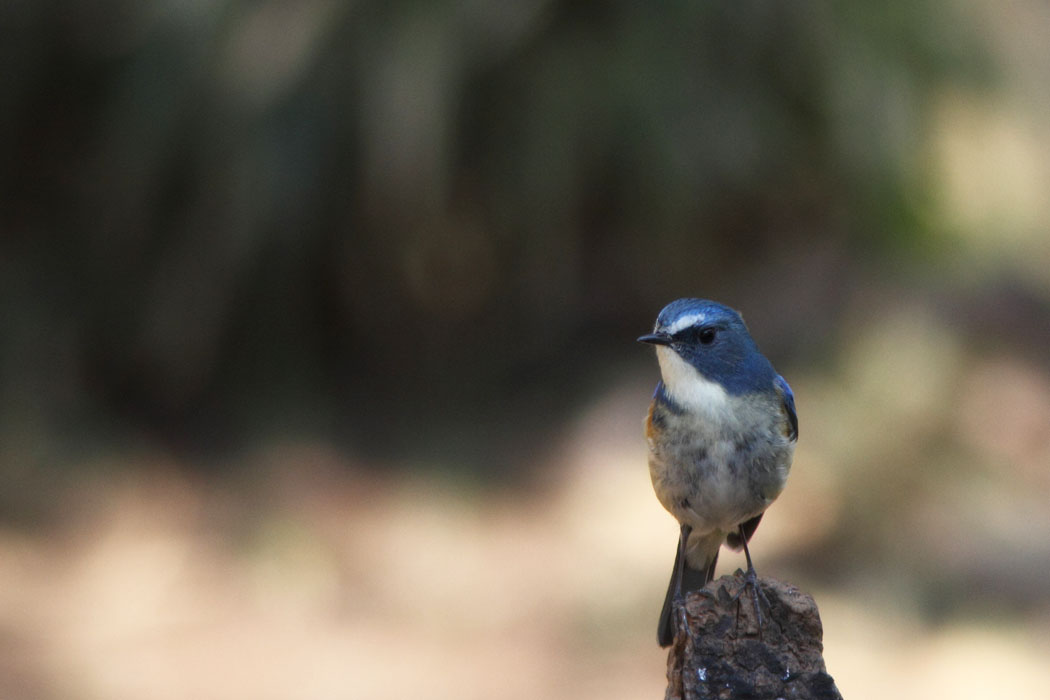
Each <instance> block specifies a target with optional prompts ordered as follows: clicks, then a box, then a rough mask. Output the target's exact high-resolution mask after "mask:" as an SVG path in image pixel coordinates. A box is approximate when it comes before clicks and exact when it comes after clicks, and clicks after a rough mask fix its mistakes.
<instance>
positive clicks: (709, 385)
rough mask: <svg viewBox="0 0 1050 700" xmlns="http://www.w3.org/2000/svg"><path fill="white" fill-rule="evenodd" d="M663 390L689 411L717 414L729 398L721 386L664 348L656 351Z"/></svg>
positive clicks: (672, 351) (669, 349) (670, 350)
mask: <svg viewBox="0 0 1050 700" xmlns="http://www.w3.org/2000/svg"><path fill="white" fill-rule="evenodd" d="M656 359H657V360H659V362H660V374H661V375H663V380H664V388H665V389H666V390H667V393H668V395H670V397H671V398H672V399H674V402H675V403H677V404H678V405H679V406H681V407H682V408H685V409H688V410H693V411H704V412H720V411H722V410H723V409H724V407H725V405H726V403H727V402H728V401H729V394H728V393H727V392H726V390H725V389H724V388H723V387H722V385H721V384H719V383H717V382H713V381H711V380H710V379H707V378H706V377H704V376H703V375H702V374H700V373H699V372H698V371H696V368H695V367H693V366H692V365H691V364H689V363H688V362H686V361H685V360H683V359H682V358H681V357H680V356H679V355H678V353H676V352H675V351H674V350H672V349H671V348H669V347H666V346H660V347H658V348H656Z"/></svg>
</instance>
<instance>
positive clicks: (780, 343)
mask: <svg viewBox="0 0 1050 700" xmlns="http://www.w3.org/2000/svg"><path fill="white" fill-rule="evenodd" d="M0 31H2V40H0V58H2V62H3V64H4V65H5V66H7V67H8V68H7V70H5V71H4V77H3V79H2V82H0V148H2V150H3V153H4V162H5V163H6V167H5V168H4V169H3V171H2V192H3V194H2V195H0V196H2V207H0V211H2V213H0V217H2V218H0V223H2V227H3V237H2V240H0V265H2V270H0V318H2V319H3V322H2V325H3V333H2V337H0V371H2V387H0V391H2V396H0V399H2V405H3V407H4V414H3V418H4V421H3V423H4V426H5V428H4V430H5V433H6V435H7V437H6V438H5V442H6V443H7V444H8V445H9V446H10V445H12V444H14V445H16V446H17V445H19V444H21V445H23V446H26V445H36V444H37V443H38V442H39V441H40V440H42V439H44V438H47V439H48V440H51V439H54V440H55V441H57V444H59V445H61V444H66V443H68V444H73V445H76V444H78V441H84V440H87V441H90V440H93V439H99V438H100V437H101V439H103V440H107V439H111V440H124V439H126V438H127V437H128V435H129V434H131V435H135V434H140V435H142V436H145V439H151V440H152V439H160V440H162V441H164V442H165V443H166V444H170V445H172V446H174V447H176V448H192V449H205V450H210V449H213V448H224V447H230V446H235V445H237V444H239V441H241V440H243V439H246V438H247V437H250V436H252V435H254V434H257V433H259V432H260V431H275V430H276V431H295V430H316V431H320V432H322V433H327V434H331V435H335V436H342V437H343V438H345V439H346V440H347V441H348V442H349V443H351V444H354V445H355V446H356V447H358V448H359V449H362V450H364V451H366V452H373V453H377V454H383V453H388V452H390V451H391V450H393V451H396V450H397V449H402V447H403V445H404V443H406V442H407V443H409V444H411V443H415V442H420V441H422V442H424V443H426V444H429V445H431V446H432V445H433V443H435V442H438V443H441V444H445V445H451V446H452V449H453V450H458V449H460V447H463V449H462V450H460V452H464V451H465V453H469V451H470V450H469V449H467V448H466V447H464V446H463V445H460V446H458V447H457V444H456V443H457V438H456V430H457V428H456V427H455V426H459V427H458V430H459V431H460V432H462V430H463V426H471V425H476V422H479V421H487V422H488V423H487V424H491V422H492V421H493V420H495V421H496V422H497V423H500V422H501V421H502V426H503V427H502V429H500V428H499V427H498V426H497V427H495V428H493V430H492V431H484V432H486V434H491V435H492V436H494V437H493V438H492V442H485V441H481V442H480V443H479V444H478V446H477V448H476V450H477V454H473V455H470V454H467V458H468V459H469V458H470V457H473V458H476V459H482V458H484V457H485V455H488V454H489V453H490V451H491V448H492V447H493V446H494V445H495V444H497V443H496V440H500V441H506V440H508V439H511V437H512V436H514V439H517V440H518V441H519V442H521V443H523V444H521V445H518V447H519V448H524V449H529V447H528V444H531V442H533V439H532V438H531V437H526V436H524V435H522V434H521V432H522V431H520V430H519V426H520V425H522V421H523V420H525V419H531V420H532V421H533V422H534V423H539V424H543V423H544V422H549V423H550V424H554V423H555V419H556V418H557V417H558V416H563V415H564V411H565V409H567V408H568V406H567V403H568V398H567V396H569V395H572V394H573V392H571V391H565V390H564V389H563V387H564V386H566V385H571V386H574V387H578V386H580V384H581V382H582V383H583V384H584V385H586V382H587V381H595V380H596V378H599V379H600V377H601V376H602V375H601V372H603V371H606V372H607V371H611V370H609V369H608V366H607V365H606V364H604V363H607V362H613V363H614V364H613V366H615V360H616V358H618V357H626V356H627V353H629V352H631V351H633V350H634V348H633V347H631V346H630V341H631V339H632V338H633V337H634V336H635V335H637V333H638V332H640V331H641V330H643V329H644V328H646V327H647V326H648V324H649V323H650V322H651V319H652V317H653V315H654V314H655V312H656V310H657V309H659V307H660V306H661V305H662V304H663V303H665V302H666V301H668V300H669V299H671V298H674V297H676V296H682V295H686V294H689V295H704V296H712V297H718V298H723V299H726V300H727V301H730V302H731V303H734V304H735V305H739V306H743V307H747V308H751V309H754V312H753V313H754V314H759V318H761V319H762V320H763V321H768V324H767V328H769V335H768V336H767V340H766V342H767V343H770V344H773V346H774V347H778V348H779V350H780V352H781V354H782V355H783V356H787V357H792V356H793V355H792V349H793V348H794V349H795V352H796V354H797V351H798V346H799V344H800V343H802V344H805V343H809V344H810V345H809V346H808V348H807V354H809V355H810V356H811V357H812V356H819V354H820V352H821V348H822V347H824V345H823V343H824V341H825V340H826V339H827V334H828V333H829V332H830V329H831V328H832V319H833V318H834V317H835V313H836V309H837V304H838V302H839V301H840V300H841V298H842V294H843V292H844V291H845V290H848V289H850V288H852V287H853V286H854V285H855V284H858V283H859V280H858V278H857V277H856V273H857V268H856V260H857V259H858V258H859V257H860V256H862V255H866V254H876V255H890V256H904V257H908V256H914V255H928V254H929V244H930V242H931V241H932V240H933V239H932V238H931V237H930V236H929V228H930V226H931V224H935V223H936V218H935V217H936V212H935V211H933V210H932V209H931V206H932V205H931V201H932V199H931V198H932V196H933V191H932V189H931V183H930V181H929V173H928V168H927V167H926V163H925V160H924V159H925V158H926V157H927V154H926V153H925V151H924V150H923V149H922V148H921V147H920V144H921V141H922V139H923V138H924V137H925V131H926V130H927V129H928V128H929V124H930V122H929V118H930V110H931V101H932V99H933V98H934V97H935V96H936V95H937V94H938V93H939V92H940V91H943V90H946V89H952V88H959V87H961V88H963V89H966V88H967V87H974V86H984V85H988V84H990V82H991V81H992V79H993V76H994V71H993V69H992V65H993V64H992V63H991V62H990V61H989V60H988V56H987V50H986V47H985V46H984V44H983V41H982V36H981V35H980V33H979V31H978V29H977V27H976V25H975V23H973V22H971V21H968V20H967V18H966V16H965V15H961V14H960V12H959V10H958V7H957V6H956V5H955V4H954V3H952V2H948V1H947V0H892V1H891V2H888V3H881V4H859V5H858V4H856V3H845V2H836V3H820V2H796V3H772V2H761V1H760V2H753V1H746V2H738V3H732V4H725V3H701V2H668V3H658V4H653V3H649V2H641V1H640V0H633V1H632V0H618V1H615V2H608V3H587V2H576V1H571V0H562V1H556V0H552V1H542V0H522V1H520V2H506V1H503V2H476V1H467V2H459V3H452V2H393V3H391V2H367V1H362V2H349V3H340V2H336V1H335V0H270V1H265V2H240V1H236V0H201V1H199V2H190V3H187V2H174V1H171V0H158V1H156V2H127V1H120V0H106V1H103V2H96V3H89V2H80V1H77V0H65V1H63V0H54V1H50V2H8V3H4V5H3V7H2V8H0ZM810 252H812V255H810V254H809V253H810ZM821 317H824V318H826V320H825V321H820V320H819V319H820V318H821ZM774 319H780V320H779V321H775V320H774ZM802 319H807V320H808V322H809V333H808V334H807V337H806V338H805V339H802V338H798V337H793V336H792V334H791V333H790V332H789V331H790V329H791V327H792V326H793V325H794V324H797V323H798V322H799V321H800V320H802ZM603 368H604V369H603ZM493 416H496V418H493ZM460 442H466V441H465V440H460ZM50 444H52V445H54V444H55V443H50ZM392 444H396V445H397V447H396V448H395V447H392V446H391V445H392ZM9 449H15V448H9ZM26 449H28V451H29V452H30V453H32V452H34V450H35V449H36V448H28V447H27V448H26ZM488 459H490V460H491V458H488Z"/></svg>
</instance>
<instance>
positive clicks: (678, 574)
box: [671, 523, 693, 635]
mask: <svg viewBox="0 0 1050 700" xmlns="http://www.w3.org/2000/svg"><path fill="white" fill-rule="evenodd" d="M692 532H693V528H692V526H691V525H686V524H685V523H682V533H681V535H679V538H678V569H677V570H676V571H675V572H674V576H675V579H674V598H673V600H672V601H671V614H672V615H673V616H674V618H675V628H676V633H680V632H685V633H686V634H687V635H688V634H689V621H688V619H687V618H686V615H685V596H684V595H683V593H682V576H683V575H684V573H685V567H686V566H687V565H686V562H685V551H686V548H687V546H688V544H689V535H690V534H691V533H692Z"/></svg>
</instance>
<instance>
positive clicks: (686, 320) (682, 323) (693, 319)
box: [667, 313, 707, 335]
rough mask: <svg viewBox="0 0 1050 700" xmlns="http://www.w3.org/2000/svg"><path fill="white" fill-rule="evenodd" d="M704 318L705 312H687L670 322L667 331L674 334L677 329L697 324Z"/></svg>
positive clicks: (705, 316)
mask: <svg viewBox="0 0 1050 700" xmlns="http://www.w3.org/2000/svg"><path fill="white" fill-rule="evenodd" d="M705 318H707V314H703V313H699V314H689V315H688V316H682V317H681V318H679V319H678V320H677V321H675V322H674V323H672V324H671V325H670V326H668V327H667V332H668V333H669V334H671V335H674V334H675V333H677V332H678V331H680V330H682V329H683V328H688V327H689V326H695V325H697V324H698V323H700V322H701V321H703V320H704V319H705Z"/></svg>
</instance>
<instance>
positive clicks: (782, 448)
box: [638, 299, 798, 646]
mask: <svg viewBox="0 0 1050 700" xmlns="http://www.w3.org/2000/svg"><path fill="white" fill-rule="evenodd" d="M638 340H639V341H640V342H643V343H650V344H652V345H655V346H656V357H657V360H658V361H659V363H660V374H661V381H660V382H659V383H658V384H657V385H656V392H655V393H654V394H653V400H652V403H651V404H650V406H649V414H648V415H647V416H646V419H645V434H646V437H647V438H648V442H649V473H650V476H651V477H652V480H653V489H654V490H655V491H656V497H657V498H658V499H659V500H660V503H661V504H663V506H664V508H666V509H667V510H668V511H669V512H670V513H671V515H673V516H674V517H675V518H677V519H678V522H679V523H680V524H681V536H680V538H679V543H678V553H677V554H676V556H675V563H674V570H673V572H672V573H671V582H670V584H669V585H668V588H667V597H666V598H665V599H664V605H663V610H662V611H661V613H660V624H659V629H658V632H657V635H658V638H659V641H660V646H668V645H669V644H671V642H672V641H673V639H674V634H675V629H674V626H675V623H674V619H675V615H674V614H673V609H674V607H675V604H676V603H677V602H679V601H680V600H681V599H682V597H683V596H684V594H685V593H686V592H688V591H691V590H697V589H700V588H703V587H704V586H705V585H706V584H707V583H708V582H709V581H711V580H712V579H713V578H714V575H715V563H716V562H717V561H718V552H719V549H720V548H721V547H722V545H723V544H726V545H728V546H729V547H730V548H731V549H735V550H740V549H741V548H743V550H744V553H745V556H746V557H747V568H748V571H747V575H748V578H749V581H750V585H751V587H752V589H753V593H754V594H755V596H756V597H755V605H756V612H758V595H759V593H760V591H759V589H758V578H757V576H756V574H755V569H754V566H753V565H752V563H751V553H750V552H749V551H748V548H747V543H748V541H749V540H750V539H751V536H752V535H753V534H754V533H755V528H757V527H758V523H759V521H761V520H762V514H763V513H764V512H765V510H766V508H768V507H769V505H770V504H771V503H772V502H773V501H774V500H776V498H777V496H779V495H780V492H781V491H782V490H783V489H784V484H785V482H786V481H787V476H788V471H789V470H790V468H791V458H792V456H793V454H794V451H795V442H796V440H797V439H798V417H797V416H796V414H795V397H794V395H793V394H792V393H791V387H789V386H788V384H787V382H786V381H784V378H783V377H781V376H780V375H779V374H777V372H776V370H774V369H773V365H771V364H770V363H769V360H767V359H766V358H765V357H764V356H763V355H762V353H761V352H759V350H758V347H757V346H756V345H755V341H754V340H752V338H751V335H750V334H749V333H748V330H747V326H745V325H744V320H743V319H742V318H741V316H740V314H739V313H737V312H736V311H734V310H733V309H730V308H729V307H727V306H723V305H722V304H719V303H717V302H714V301H708V300H706V299H679V300H677V301H673V302H671V303H670V304H668V305H667V306H665V307H664V309H663V310H662V311H661V312H660V315H659V316H658V317H657V319H656V325H655V327H654V328H653V332H652V333H649V334H647V335H643V336H642V337H640V338H639V339H638ZM759 617H761V615H760V613H759Z"/></svg>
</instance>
